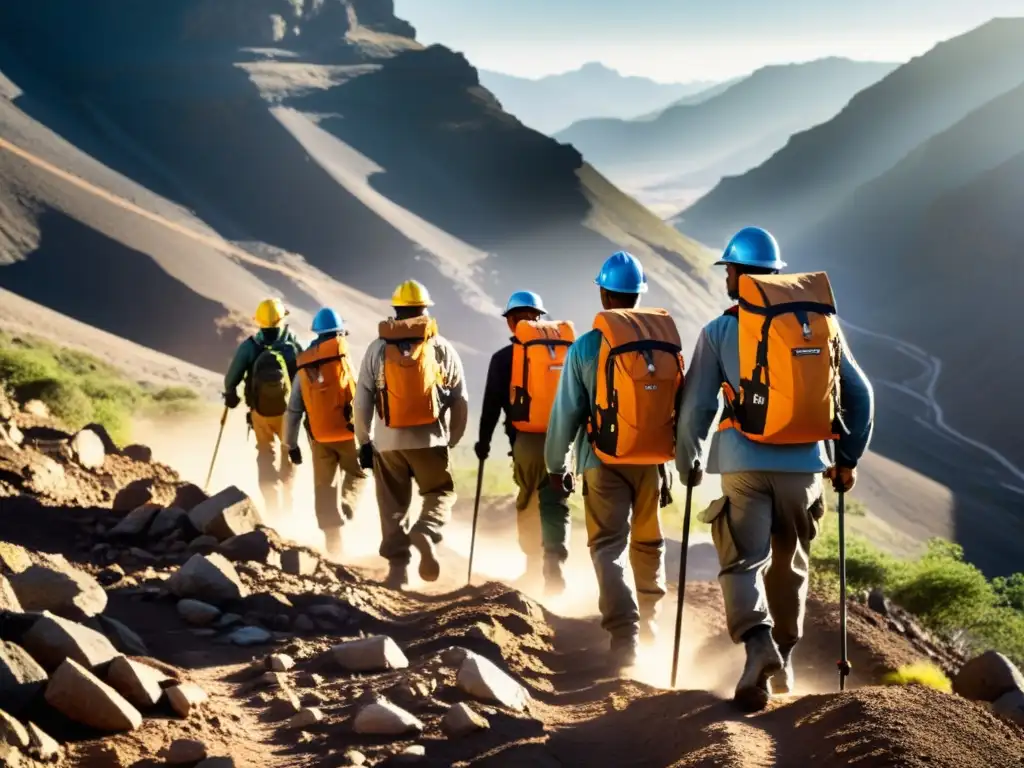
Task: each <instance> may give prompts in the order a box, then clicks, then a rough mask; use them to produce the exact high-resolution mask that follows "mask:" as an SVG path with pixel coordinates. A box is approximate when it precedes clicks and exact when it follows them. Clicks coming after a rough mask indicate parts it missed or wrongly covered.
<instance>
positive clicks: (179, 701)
mask: <svg viewBox="0 0 1024 768" xmlns="http://www.w3.org/2000/svg"><path fill="white" fill-rule="evenodd" d="M166 693H167V700H168V701H169V702H170V703H171V709H173V710H174V711H175V712H176V713H177V714H178V716H179V717H183V718H186V719H187V718H188V716H189V715H191V714H192V713H193V712H195V711H196V709H197V708H198V707H200V706H201V705H202V704H204V703H205V702H206V701H207V700H208V699H209V697H208V696H207V695H206V691H204V690H203V689H202V688H200V687H199V686H198V685H196V684H194V683H181V684H180V685H175V686H173V687H171V688H168V689H167V690H166Z"/></svg>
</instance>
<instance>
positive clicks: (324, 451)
mask: <svg viewBox="0 0 1024 768" xmlns="http://www.w3.org/2000/svg"><path fill="white" fill-rule="evenodd" d="M309 446H310V452H311V453H312V454H313V506H314V508H315V510H316V524H317V526H318V527H319V528H320V530H321V531H326V530H327V529H329V528H340V527H342V526H343V525H345V523H347V522H348V521H349V520H351V519H352V518H353V517H354V516H355V507H356V503H357V502H358V501H359V496H360V494H362V492H363V488H364V487H365V486H366V481H367V480H368V479H369V478H368V477H367V474H366V471H365V470H364V469H363V468H362V467H360V466H359V451H358V450H357V449H356V441H355V440H342V441H341V442H337V443H318V442H316V441H315V440H312V439H311V440H310V441H309ZM338 475H341V477H342V480H341V509H340V511H339V509H338Z"/></svg>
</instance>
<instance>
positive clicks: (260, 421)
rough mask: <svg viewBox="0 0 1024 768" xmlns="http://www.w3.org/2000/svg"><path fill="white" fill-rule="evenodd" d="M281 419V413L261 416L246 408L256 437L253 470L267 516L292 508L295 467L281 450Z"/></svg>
mask: <svg viewBox="0 0 1024 768" xmlns="http://www.w3.org/2000/svg"><path fill="white" fill-rule="evenodd" d="M284 422H285V417H284V416H283V415H282V416H261V415H260V414H258V413H256V411H249V423H250V424H251V425H252V431H253V434H254V435H255V436H256V472H257V476H258V478H259V484H260V492H261V493H262V494H263V501H264V504H265V505H266V509H267V514H269V515H276V514H282V513H285V512H288V511H290V510H291V508H292V486H293V482H294V475H295V467H293V466H292V463H291V461H290V460H289V458H288V454H287V452H286V451H285V449H284V444H285V443H284V429H285V426H284ZM279 483H280V489H279V488H278V484H279ZM279 490H280V495H278V492H279Z"/></svg>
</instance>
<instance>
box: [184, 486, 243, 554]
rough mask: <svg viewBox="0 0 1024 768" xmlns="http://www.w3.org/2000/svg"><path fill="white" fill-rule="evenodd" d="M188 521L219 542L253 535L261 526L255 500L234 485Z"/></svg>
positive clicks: (202, 504)
mask: <svg viewBox="0 0 1024 768" xmlns="http://www.w3.org/2000/svg"><path fill="white" fill-rule="evenodd" d="M188 519H189V521H190V522H191V523H192V525H193V526H194V527H195V529H196V530H197V531H199V532H200V533H203V534H206V535H208V536H213V537H214V538H216V539H217V540H218V541H224V540H225V539H230V538H231V537H232V536H239V535H241V534H243V533H249V532H250V531H253V530H255V529H256V526H257V525H259V523H260V516H259V512H257V511H256V507H255V505H254V504H253V503H252V500H251V499H250V498H249V497H248V496H246V495H245V494H244V493H243V492H242V491H240V490H239V489H238V488H237V487H235V486H233V485H232V486H230V487H228V488H225V489H224V490H223V491H221V492H220V493H218V494H216V495H215V496H212V497H210V498H209V499H207V500H206V501H204V502H202V503H201V504H199V505H197V506H196V507H195V508H193V509H192V511H191V512H189V513H188Z"/></svg>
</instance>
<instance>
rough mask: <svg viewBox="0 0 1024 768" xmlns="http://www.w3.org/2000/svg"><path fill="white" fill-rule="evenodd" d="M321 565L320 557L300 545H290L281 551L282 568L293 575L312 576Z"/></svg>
mask: <svg viewBox="0 0 1024 768" xmlns="http://www.w3.org/2000/svg"><path fill="white" fill-rule="evenodd" d="M318 565H320V558H318V557H317V556H316V555H314V554H312V553H310V552H307V551H306V550H304V549H299V548H298V547H289V548H288V549H286V550H285V551H284V552H282V553H281V570H282V571H284V572H285V573H290V574H291V575H293V576H312V575H313V574H314V573H316V568H317V566H318Z"/></svg>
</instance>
